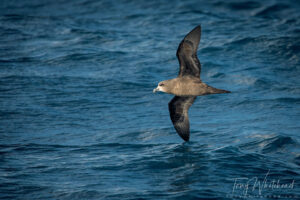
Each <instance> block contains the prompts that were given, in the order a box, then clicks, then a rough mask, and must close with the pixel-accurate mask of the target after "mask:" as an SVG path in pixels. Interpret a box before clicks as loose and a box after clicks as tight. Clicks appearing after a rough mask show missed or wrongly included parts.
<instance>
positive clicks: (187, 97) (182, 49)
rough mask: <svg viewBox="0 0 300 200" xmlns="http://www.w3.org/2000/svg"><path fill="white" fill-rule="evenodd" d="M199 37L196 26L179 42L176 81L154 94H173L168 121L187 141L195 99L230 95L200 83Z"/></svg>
mask: <svg viewBox="0 0 300 200" xmlns="http://www.w3.org/2000/svg"><path fill="white" fill-rule="evenodd" d="M200 38H201V26H200V25H199V26H196V27H195V28H194V29H193V30H192V31H191V32H189V33H188V34H187V35H186V36H185V37H184V39H183V40H182V41H181V42H180V44H179V46H178V49H177V53H176V56H177V58H178V60H179V74H178V76H177V78H173V79H169V80H165V81H161V82H159V83H158V86H157V88H155V89H154V90H153V92H154V93H155V92H157V91H160V92H165V93H169V94H173V95H175V97H174V98H173V99H172V100H171V101H170V102H169V112H170V118H171V121H172V123H173V125H174V128H175V130H176V131H177V133H178V134H179V136H180V137H181V138H182V139H183V140H185V141H189V139H190V122H189V116H188V110H189V108H190V107H191V105H192V104H193V103H194V101H195V99H196V98H197V96H202V95H208V94H221V93H230V92H229V91H227V90H222V89H217V88H214V87H211V86H209V85H207V84H205V83H203V82H202V81H201V79H200V72H201V64H200V62H199V59H198V57H197V49H198V45H199V42H200Z"/></svg>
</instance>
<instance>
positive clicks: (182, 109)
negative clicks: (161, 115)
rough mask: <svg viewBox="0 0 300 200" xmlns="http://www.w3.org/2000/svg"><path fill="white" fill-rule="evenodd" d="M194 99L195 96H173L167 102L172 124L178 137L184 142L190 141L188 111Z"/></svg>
mask: <svg viewBox="0 0 300 200" xmlns="http://www.w3.org/2000/svg"><path fill="white" fill-rule="evenodd" d="M195 99H196V96H175V97H174V98H173V99H172V100H171V101H170V102H169V112H170V117H171V120H172V123H173V125H174V127H175V129H176V131H177V133H178V134H179V136H180V137H181V138H182V139H184V140H185V141H189V139H190V122H189V116H188V110H189V108H190V107H191V105H192V104H193V103H194V101H195Z"/></svg>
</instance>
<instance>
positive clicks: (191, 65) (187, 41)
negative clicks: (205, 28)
mask: <svg viewBox="0 0 300 200" xmlns="http://www.w3.org/2000/svg"><path fill="white" fill-rule="evenodd" d="M200 38H201V26H197V27H196V28H194V29H193V30H192V31H191V32H189V33H188V34H187V35H186V36H185V37H184V39H183V40H182V41H181V42H180V44H179V46H178V49H177V53H176V56H177V58H178V60H179V65H180V69H179V75H178V76H179V77H182V76H193V77H196V78H199V79H200V72H201V64H200V62H199V59H198V57H197V49H198V45H199V42H200Z"/></svg>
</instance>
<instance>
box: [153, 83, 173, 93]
mask: <svg viewBox="0 0 300 200" xmlns="http://www.w3.org/2000/svg"><path fill="white" fill-rule="evenodd" d="M170 81H171V80H165V81H161V82H159V83H158V85H157V87H156V88H155V89H154V90H153V93H155V92H158V91H159V92H165V93H170V86H171V85H170Z"/></svg>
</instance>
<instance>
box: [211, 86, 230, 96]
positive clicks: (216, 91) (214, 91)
mask: <svg viewBox="0 0 300 200" xmlns="http://www.w3.org/2000/svg"><path fill="white" fill-rule="evenodd" d="M208 88H209V89H208V92H209V94H223V93H231V92H230V91H228V90H222V89H217V88H214V87H211V86H208Z"/></svg>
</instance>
